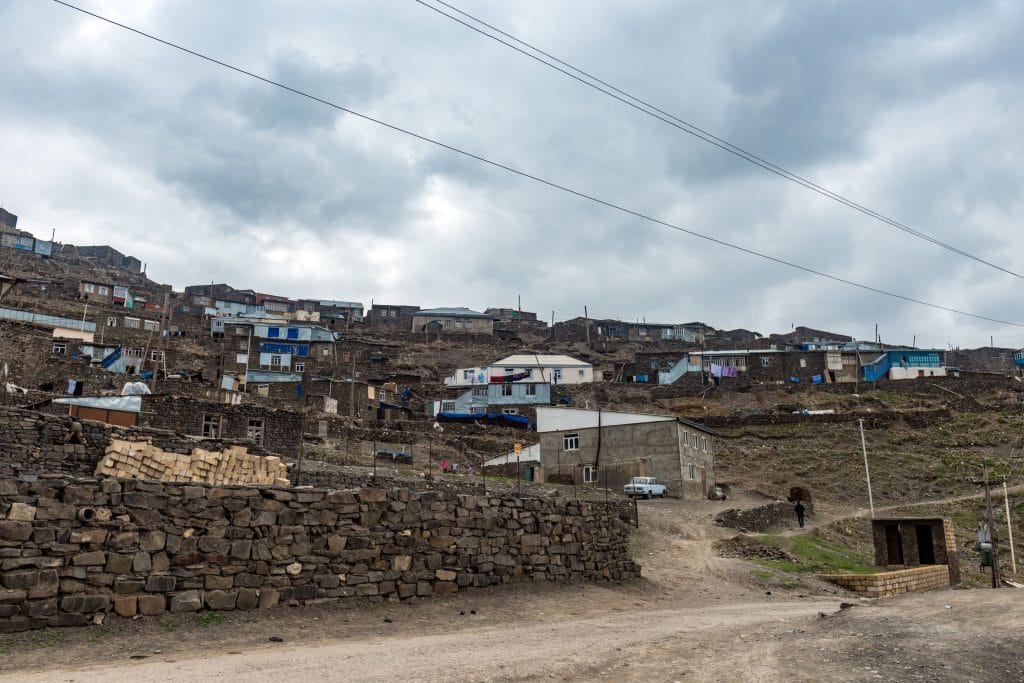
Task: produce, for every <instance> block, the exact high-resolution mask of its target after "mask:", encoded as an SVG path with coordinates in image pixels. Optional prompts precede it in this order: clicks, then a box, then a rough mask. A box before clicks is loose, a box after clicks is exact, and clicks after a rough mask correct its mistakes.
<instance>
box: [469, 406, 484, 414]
mask: <svg viewBox="0 0 1024 683" xmlns="http://www.w3.org/2000/svg"><path fill="white" fill-rule="evenodd" d="M469 412H471V413H486V412H487V406H471V407H470V409H469Z"/></svg>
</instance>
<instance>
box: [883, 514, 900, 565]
mask: <svg viewBox="0 0 1024 683" xmlns="http://www.w3.org/2000/svg"><path fill="white" fill-rule="evenodd" d="M885 555H886V558H885V563H886V564H903V539H902V538H901V536H900V526H899V525H898V524H886V525H885Z"/></svg>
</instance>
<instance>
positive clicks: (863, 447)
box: [857, 419, 875, 519]
mask: <svg viewBox="0 0 1024 683" xmlns="http://www.w3.org/2000/svg"><path fill="white" fill-rule="evenodd" d="M857 422H858V423H859V424H860V449H861V451H862V452H863V453H864V477H865V478H866V479H867V482H868V505H869V506H871V519H874V518H875V498H874V495H872V493H871V470H870V469H869V468H868V447H867V444H866V443H865V442H864V420H862V419H861V420H857Z"/></svg>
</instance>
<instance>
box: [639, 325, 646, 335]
mask: <svg viewBox="0 0 1024 683" xmlns="http://www.w3.org/2000/svg"><path fill="white" fill-rule="evenodd" d="M640 336H641V337H646V336H647V328H646V327H641V328H640Z"/></svg>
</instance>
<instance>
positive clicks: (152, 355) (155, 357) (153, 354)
mask: <svg viewBox="0 0 1024 683" xmlns="http://www.w3.org/2000/svg"><path fill="white" fill-rule="evenodd" d="M149 359H150V360H151V361H153V362H156V363H162V362H163V361H164V352H163V351H158V350H153V351H150V352H149Z"/></svg>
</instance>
